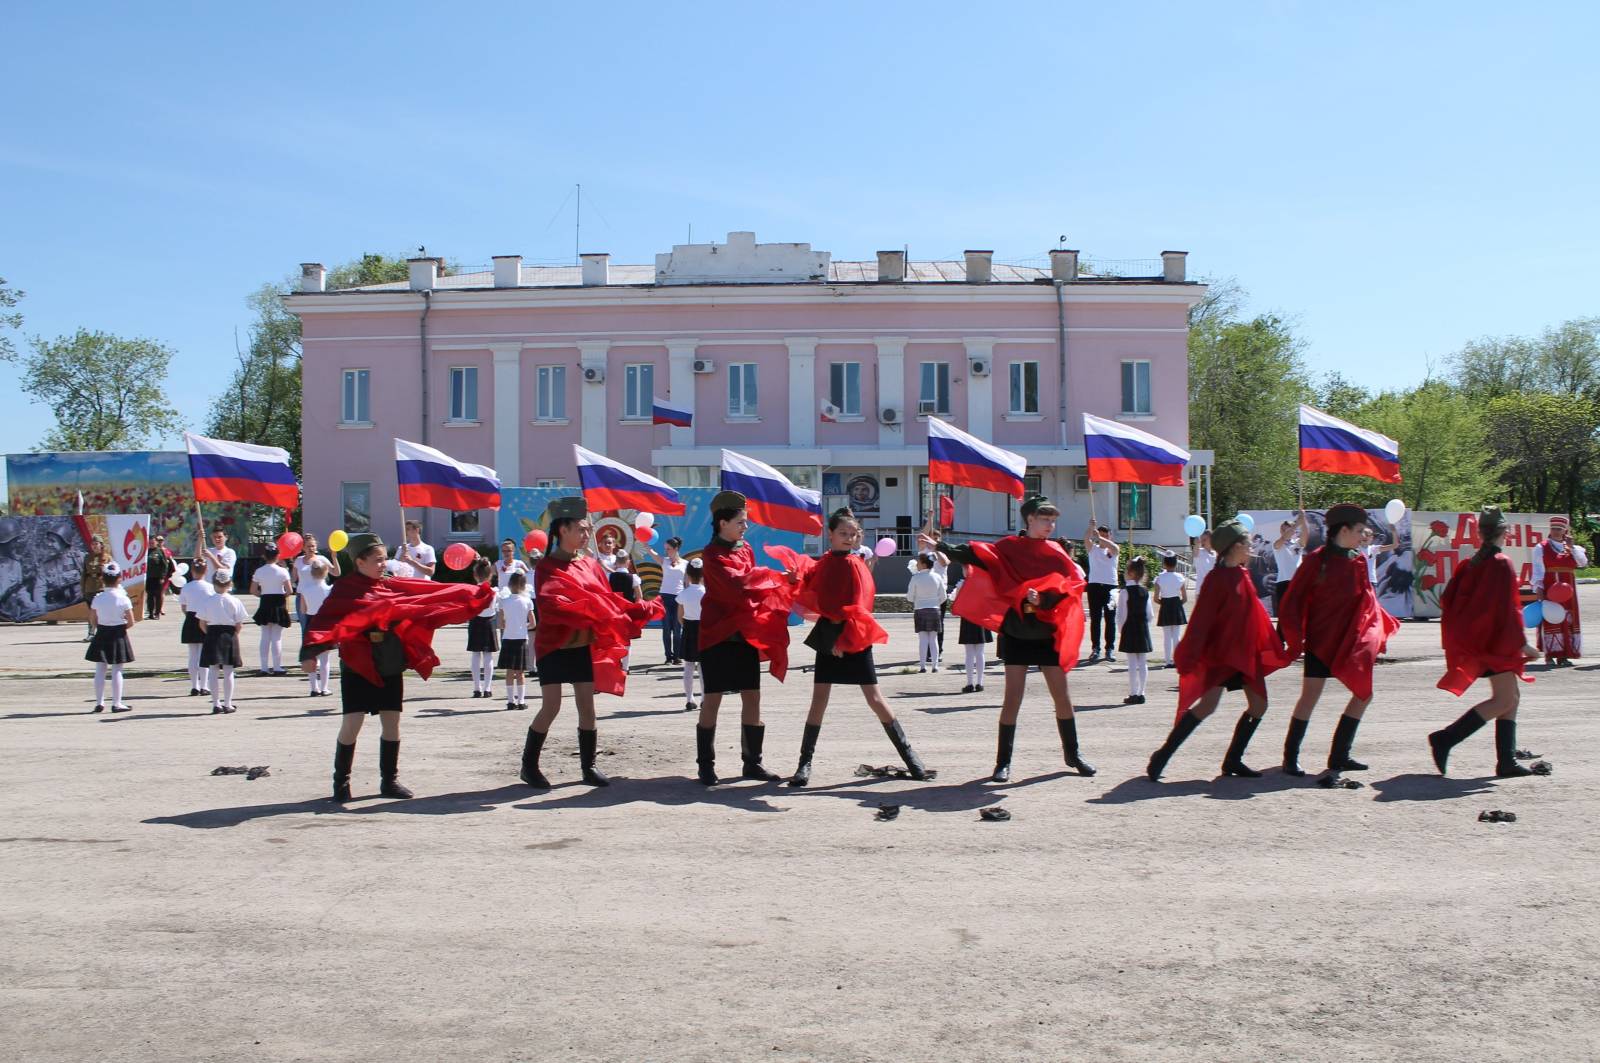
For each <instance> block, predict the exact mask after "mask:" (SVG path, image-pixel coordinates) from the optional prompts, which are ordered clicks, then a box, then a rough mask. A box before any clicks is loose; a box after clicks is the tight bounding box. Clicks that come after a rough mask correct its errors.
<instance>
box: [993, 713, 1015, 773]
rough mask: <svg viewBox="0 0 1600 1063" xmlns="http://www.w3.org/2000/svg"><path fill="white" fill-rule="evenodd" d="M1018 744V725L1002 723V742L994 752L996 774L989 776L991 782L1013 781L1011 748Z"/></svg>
mask: <svg viewBox="0 0 1600 1063" xmlns="http://www.w3.org/2000/svg"><path fill="white" fill-rule="evenodd" d="M1016 744H1017V725H1016V724H1014V723H1003V724H1001V725H1000V742H999V746H998V748H996V750H995V754H994V774H993V775H991V776H989V781H990V782H1010V781H1011V749H1012V747H1013V746H1015V745H1016Z"/></svg>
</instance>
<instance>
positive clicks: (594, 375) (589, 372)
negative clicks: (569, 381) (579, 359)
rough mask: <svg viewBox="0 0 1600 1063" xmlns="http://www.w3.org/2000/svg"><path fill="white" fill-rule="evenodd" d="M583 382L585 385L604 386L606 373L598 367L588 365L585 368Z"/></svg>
mask: <svg viewBox="0 0 1600 1063" xmlns="http://www.w3.org/2000/svg"><path fill="white" fill-rule="evenodd" d="M583 382H584V383H585V384H604V383H605V382H606V371H605V370H604V369H602V368H600V367H599V366H597V365H586V366H584V367H583Z"/></svg>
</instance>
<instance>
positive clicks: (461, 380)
mask: <svg viewBox="0 0 1600 1063" xmlns="http://www.w3.org/2000/svg"><path fill="white" fill-rule="evenodd" d="M450 419H451V420H452V421H476V420H477V419H478V367H477V366H475V365H458V366H454V367H452V368H451V370H450Z"/></svg>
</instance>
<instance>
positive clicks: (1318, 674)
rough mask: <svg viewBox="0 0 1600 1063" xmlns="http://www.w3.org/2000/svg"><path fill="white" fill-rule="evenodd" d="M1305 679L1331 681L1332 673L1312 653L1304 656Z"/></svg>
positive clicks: (1320, 659)
mask: <svg viewBox="0 0 1600 1063" xmlns="http://www.w3.org/2000/svg"><path fill="white" fill-rule="evenodd" d="M1305 677H1306V678H1307V679H1332V678H1333V672H1332V671H1331V670H1330V669H1329V668H1328V666H1327V664H1326V663H1325V662H1324V661H1323V660H1322V658H1321V657H1318V656H1317V655H1316V654H1314V653H1308V654H1306V656H1305Z"/></svg>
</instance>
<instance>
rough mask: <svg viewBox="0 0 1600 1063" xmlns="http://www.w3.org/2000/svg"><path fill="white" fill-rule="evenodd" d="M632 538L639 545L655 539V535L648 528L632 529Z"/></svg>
mask: <svg viewBox="0 0 1600 1063" xmlns="http://www.w3.org/2000/svg"><path fill="white" fill-rule="evenodd" d="M633 537H634V538H635V539H638V540H639V541H640V542H641V543H647V542H649V541H650V540H651V539H654V538H655V537H656V533H655V532H654V531H652V530H651V529H649V528H635V529H633Z"/></svg>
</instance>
